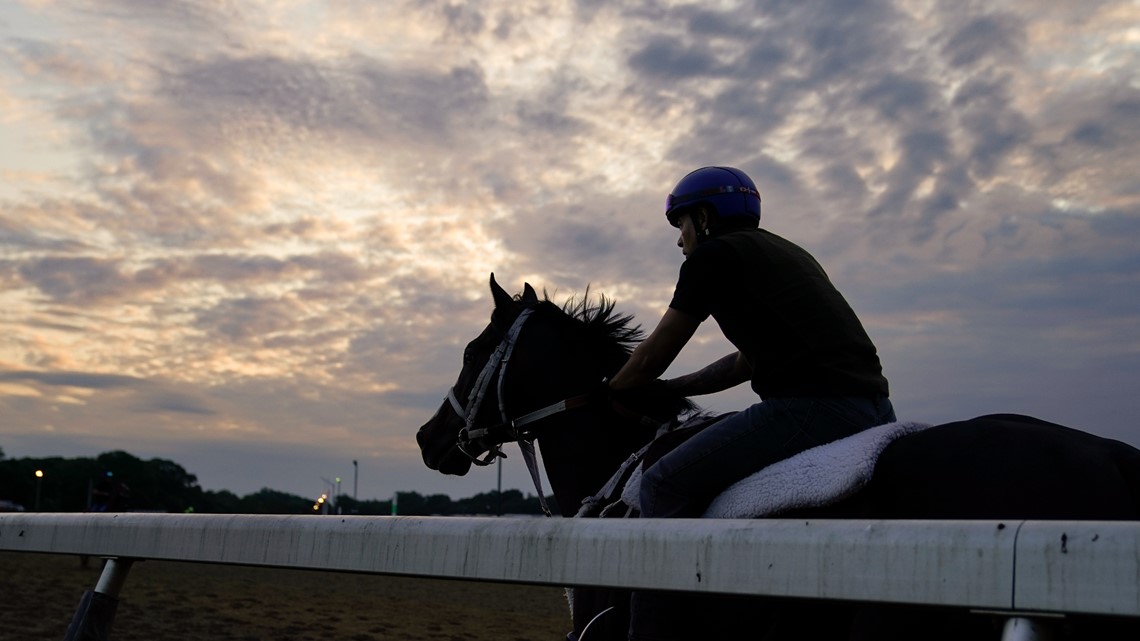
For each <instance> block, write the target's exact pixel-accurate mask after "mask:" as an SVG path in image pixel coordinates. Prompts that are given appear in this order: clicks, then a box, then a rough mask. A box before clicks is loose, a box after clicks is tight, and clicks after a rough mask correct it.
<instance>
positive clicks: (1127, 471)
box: [867, 414, 1140, 520]
mask: <svg viewBox="0 0 1140 641" xmlns="http://www.w3.org/2000/svg"><path fill="white" fill-rule="evenodd" d="M868 490H869V496H868V497H867V498H870V499H871V500H872V501H873V503H874V507H873V508H870V509H872V510H873V511H874V513H875V516H876V517H878V518H909V519H1055V520H1066V519H1072V520H1136V519H1140V451H1138V450H1136V449H1135V448H1133V447H1130V446H1128V445H1126V444H1124V443H1121V442H1119V441H1113V440H1110V439H1105V438H1101V437H1098V436H1094V435H1092V434H1089V433H1087V432H1082V431H1080V430H1075V429H1072V428H1068V427H1064V426H1062V425H1057V424H1055V423H1049V422H1047V421H1043V420H1040V419H1037V418H1032V417H1028V416H1022V415H1018V414H991V415H987V416H979V417H977V418H973V419H969V420H965V421H957V422H954V423H946V424H943V425H937V426H934V427H931V428H928V429H926V430H923V431H921V432H917V433H914V434H910V435H907V436H905V437H902V438H900V439H898V440H897V441H895V442H894V443H892V444H891V445H889V446H888V447H887V448H886V449H885V450H884V451H883V453H882V456H881V457H880V459H879V462H878V465H877V466H876V469H875V475H874V477H873V479H872V481H871V483H870V485H869V486H868Z"/></svg>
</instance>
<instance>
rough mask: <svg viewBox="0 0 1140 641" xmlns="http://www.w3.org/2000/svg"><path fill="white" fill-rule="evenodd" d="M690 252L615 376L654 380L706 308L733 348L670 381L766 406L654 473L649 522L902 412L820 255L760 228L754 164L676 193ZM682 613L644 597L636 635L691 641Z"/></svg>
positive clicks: (681, 186) (697, 440) (701, 505)
mask: <svg viewBox="0 0 1140 641" xmlns="http://www.w3.org/2000/svg"><path fill="white" fill-rule="evenodd" d="M665 215H666V217H667V219H668V220H669V222H670V224H672V225H673V226H674V227H677V228H679V229H680V238H679V239H678V241H677V244H678V246H680V247H681V251H682V253H683V254H684V256H685V261H684V262H683V263H682V265H681V270H680V275H679V277H678V280H677V285H676V288H675V290H674V294H673V299H672V301H671V302H670V303H669V308H668V309H667V310H666V311H665V314H664V316H663V317H662V318H661V321H660V323H658V325H657V327H656V328H655V329H654V330H653V331H652V332H651V333H650V334H649V336H648V337H646V339H645V340H644V341H642V342H641V343H640V344H639V345H638V346H637V348H636V349H635V350H634V351H633V354H632V355H631V356H630V358H629V361H628V362H627V363H626V364H625V366H624V367H622V369H621V370H620V371H618V373H617V374H615V375H614V377H613V378H612V379H611V380H610V381H609V385H610V387H611V388H612V389H613V390H615V391H620V390H628V389H633V388H638V387H641V386H645V385H648V384H650V383H652V382H653V381H654V380H655V379H657V378H658V377H659V376H661V375H662V374H663V373H664V372H665V370H666V369H667V368H668V367H669V365H670V364H671V363H672V362H673V361H674V359H675V358H676V357H677V355H678V354H679V353H680V351H681V349H682V348H683V347H684V346H685V344H686V343H687V342H688V341H689V339H690V338H691V337H692V336H693V334H694V332H696V330H697V327H698V326H699V325H700V324H701V323H702V322H704V321H705V320H706V319H707V318H708V317H709V316H712V317H713V318H714V319H715V320H716V322H717V324H718V325H719V326H720V329H721V331H722V332H723V334H724V336H725V338H727V339H728V341H729V342H730V343H732V345H733V346H734V347H736V351H735V352H733V353H732V354H729V355H727V356H725V357H723V358H721V359H719V360H717V361H715V362H714V363H712V364H710V365H708V366H707V367H704V368H702V369H700V370H698V371H696V372H693V373H691V374H687V375H684V376H680V377H677V378H674V379H671V380H667V381H665V386H666V388H668V389H670V390H673V391H675V392H677V393H678V394H682V395H685V396H694V395H700V394H710V393H714V392H719V391H722V390H725V389H728V388H730V387H733V386H736V385H738V384H740V383H744V382H746V381H749V382H751V386H752V389H753V390H754V391H755V392H756V394H757V396H759V397H760V399H761V401H760V402H758V403H756V404H754V405H752V406H751V407H749V408H747V409H745V410H743V411H741V412H738V413H736V414H734V415H732V416H730V417H727V418H725V419H724V420H722V421H720V422H718V423H716V424H714V425H712V426H710V427H708V428H706V429H704V430H703V431H702V432H701V433H699V434H697V435H696V436H694V437H692V438H691V439H689V440H688V441H687V442H685V443H684V444H683V445H681V446H680V447H678V448H677V449H675V450H673V451H672V452H670V453H669V454H667V455H665V456H664V457H662V458H661V459H660V460H659V461H658V462H657V463H655V464H654V465H653V466H651V467H650V468H649V469H648V470H646V471H645V473H644V475H643V477H642V481H641V492H640V503H641V516H642V517H643V518H654V517H698V516H700V515H701V514H702V513H703V511H704V509H705V507H706V506H707V505H708V503H709V502H710V501H711V500H712V499H713V498H714V497H715V496H716V495H717V494H718V493H720V491H721V490H723V489H724V488H726V487H728V486H729V485H731V484H732V483H734V482H736V481H738V480H740V479H742V478H745V477H746V476H749V475H751V474H752V473H754V472H756V471H758V470H760V469H761V468H763V467H766V466H767V465H769V464H771V463H774V462H776V461H778V460H781V459H784V458H787V457H789V456H791V455H793V454H796V453H798V452H800V451H803V450H805V449H808V448H811V447H814V446H816V445H822V444H824V443H827V442H830V441H834V440H836V439H839V438H842V437H845V436H849V435H851V434H854V433H856V432H859V431H862V430H864V429H867V428H870V427H874V426H876V425H881V424H883V423H888V422H892V421H894V420H895V414H894V409H893V408H892V406H891V402H890V400H889V398H888V386H887V379H886V378H885V377H884V376H883V373H882V366H881V364H880V362H879V357H878V354H877V351H876V349H875V346H874V344H873V343H872V342H871V339H870V337H869V336H868V335H867V333H866V331H865V330H864V328H863V325H862V323H861V322H860V321H859V319H858V317H857V316H856V315H855V312H854V311H853V310H852V309H851V307H850V305H848V303H847V301H846V300H844V298H843V296H842V295H841V294H840V293H839V291H838V290H837V289H836V288H835V286H834V285H833V284H832V283H831V281H830V279H829V278H828V277H827V274H826V273H825V272H824V270H823V268H822V267H821V266H820V265H819V263H818V262H817V261H816V260H815V258H813V257H812V256H811V254H809V253H808V252H807V251H806V250H804V249H803V248H801V247H799V246H797V245H795V244H794V243H792V242H791V241H788V240H786V239H784V238H781V237H780V236H777V235H776V234H773V233H772V232H770V231H768V230H765V229H762V228H760V226H759V224H760V193H759V191H758V190H757V189H756V185H755V183H753V182H752V179H751V178H749V177H748V176H747V175H746V174H745V173H744V172H742V171H740V170H739V169H735V168H732V167H704V168H701V169H698V170H696V171H694V172H691V173H690V174H688V175H686V176H685V177H684V178H683V179H682V180H681V181H680V182H679V183H678V184H677V186H676V187H675V188H674V189H673V192H672V193H671V194H670V195H669V197H668V199H667V200H666V206H665ZM684 612H685V608H684V607H678V604H676V603H672V602H671V600H670V599H668V598H666V597H663V596H661V595H653V594H650V593H640V592H635V593H634V599H633V602H632V616H631V632H630V639H639V640H640V639H671V638H685V637H678V636H676V635H678V634H681V635H684V634H686V633H684V632H683V624H682V621H681V619H682V617H684Z"/></svg>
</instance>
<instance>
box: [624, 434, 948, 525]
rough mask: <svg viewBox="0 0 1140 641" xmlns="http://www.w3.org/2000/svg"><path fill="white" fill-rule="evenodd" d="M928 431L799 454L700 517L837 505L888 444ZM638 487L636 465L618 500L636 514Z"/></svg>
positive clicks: (843, 442) (863, 481)
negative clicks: (835, 503) (906, 436)
mask: <svg viewBox="0 0 1140 641" xmlns="http://www.w3.org/2000/svg"><path fill="white" fill-rule="evenodd" d="M928 427H930V424H928V423H914V422H896V423H887V424H885V425H880V426H878V427H873V428H870V429H867V430H864V431H862V432H859V433H858V434H854V435H852V436H848V437H847V438H842V439H839V440H838V441H833V442H831V443H827V444H825V445H820V446H818V447H813V448H811V449H809V450H804V451H803V452H800V453H799V454H796V455H794V456H791V457H789V458H786V459H784V460H782V461H777V462H775V463H773V464H771V465H769V466H768V467H766V468H764V469H762V470H760V471H758V472H756V473H755V474H752V475H751V476H748V477H745V478H743V479H741V480H740V481H737V482H736V483H734V484H732V485H730V486H729V487H728V488H727V489H725V490H724V492H721V494H720V495H719V496H717V497H716V498H715V499H713V502H712V503H711V504H710V505H709V507H708V509H707V510H705V513H704V515H703V517H704V518H714V519H753V518H759V517H763V516H775V515H778V514H780V513H781V512H786V511H788V510H794V509H801V508H809V507H820V506H822V505H829V504H831V503H834V502H836V501H840V500H842V499H844V498H847V497H849V496H851V495H852V494H854V493H856V492H858V491H859V490H861V489H862V488H863V487H864V486H865V485H867V483H868V482H869V481H870V480H871V476H872V475H873V474H874V472H875V462H876V461H878V459H879V454H881V453H882V452H883V450H884V449H886V447H887V446H888V445H890V444H891V442H892V441H894V440H895V439H896V438H899V437H900V436H905V435H907V434H912V433H914V432H918V431H920V430H923V429H926V428H928ZM640 489H641V467H640V466H638V468H637V469H636V470H634V472H633V473H632V474H631V475H630V478H629V481H627V482H626V485H625V487H624V488H623V490H622V494H621V500H622V502H623V503H625V504H627V505H629V506H631V507H633V508H634V509H638V510H639V511H640V500H639V498H638V494H639V492H640Z"/></svg>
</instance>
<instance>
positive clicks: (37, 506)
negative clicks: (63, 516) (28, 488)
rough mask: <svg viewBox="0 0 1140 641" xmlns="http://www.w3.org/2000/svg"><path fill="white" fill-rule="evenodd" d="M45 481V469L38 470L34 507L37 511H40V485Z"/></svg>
mask: <svg viewBox="0 0 1140 641" xmlns="http://www.w3.org/2000/svg"><path fill="white" fill-rule="evenodd" d="M43 482H44V471H43V470H36V503H35V507H33V508H32V509H33V510H35V511H36V512H39V511H40V486H41V485H43Z"/></svg>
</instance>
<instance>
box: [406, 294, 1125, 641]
mask: <svg viewBox="0 0 1140 641" xmlns="http://www.w3.org/2000/svg"><path fill="white" fill-rule="evenodd" d="M491 289H492V293H493V294H494V298H495V304H496V306H495V310H494V312H493V314H492V320H491V324H490V325H489V326H488V328H487V329H486V330H485V331H484V332H483V333H482V334H480V336H479V337H477V338H476V339H475V340H473V341H472V342H471V343H470V344H469V345H468V347H467V350H466V352H465V354H464V367H463V370H462V372H461V373H460V376H459V378H458V380H457V381H456V384H455V386H454V388H453V390H452V394H453V397H452V399H451V401H450V402H447V401H445V402H444V404H443V405H442V406H441V407H440V410H439V411H438V412H437V413H436V415H435V416H434V417H432V419H431V420H430V421H429V422H428V423H426V424H425V425H424V426H423V427H421V428H420V431H419V433H418V434H417V440H418V442H419V444H420V447H421V451H422V453H423V457H424V462H425V463H426V464H427V465H428V466H429V467H431V468H432V469H438V470H439V471H441V472H443V473H447V474H459V475H462V474H466V473H467V471H468V470H469V469H470V466H471V464H472V460H473V456H472V455H479V454H482V453H483V452H485V451H487V450H488V449H491V450H493V449H494V448H495V447H496V443H499V442H502V440H504V437H499V438H495V436H494V432H495V430H491V433H490V434H488V433H485V432H482V431H479V430H478V429H473V428H477V427H479V426H489V425H496V426H498V427H500V428H507V427H508V426H506V425H502V424H500V423H503V424H509V422H510V420H512V419H515V418H517V417H520V416H524V415H528V413H532V412H535V410H541V409H542V408H547V407H549V406H551V405H552V404H554V403H557V402H558V401H560V400H563V399H568V398H571V399H586V400H585V401H583V402H581V403H572V404H571V405H572V406H573V409H567V410H565V411H556V412H553V413H550V414H543V413H542V412H539V414H543V415H542V417H541V419H540V420H535V421H534V422H533V423H532V424H531V425H532V427H531V428H529V429H527V430H525V433H524V434H521V435H520V434H513V436H514V437H519V436H521V437H523V438H525V439H535V440H537V442H538V444H539V447H540V448H541V450H542V460H543V464H544V465H545V469H546V472H547V477H548V478H549V480H550V483H551V488H552V490H553V492H554V495H555V498H556V499H557V501H558V505H559V506H560V508H561V511H562V514H563V516H572V515H574V514H575V512H576V511H577V509H578V506H579V505H580V504H581V503H582V500H583V499H584V498H587V497H590V496H592V495H593V494H594V493H596V492H597V491H598V490H599V489H600V488H601V487H602V485H603V484H604V483H605V482H606V481H607V480H608V479H609V478H610V476H611V475H612V474H613V473H614V471H615V470H616V469H617V468H618V466H619V465H620V464H621V463H622V462H623V461H624V460H625V459H626V458H627V457H628V455H629V454H630V453H631V452H633V451H636V450H637V449H639V448H640V447H641V446H642V445H644V444H645V443H647V442H648V441H649V440H651V439H652V437H653V435H654V432H655V430H654V428H653V427H651V426H649V425H647V424H646V423H647V422H646V421H644V420H642V421H640V422H639V421H636V420H634V419H632V418H631V416H649V415H654V414H657V415H656V416H654V418H655V420H658V421H666V420H668V419H670V418H675V417H676V416H677V414H678V413H679V412H680V411H682V410H684V409H687V408H689V407H691V406H688V405H687V404H686V402H685V401H684V400H683V399H668V398H660V397H658V398H642V399H637V398H623V399H622V407H618V408H616V409H615V405H613V404H611V403H609V402H602V401H600V400H598V399H597V398H596V397H592V396H590V395H589V392H590V390H592V389H594V388H596V386H597V385H598V383H599V382H600V381H601V380H602V378H603V377H604V376H609V375H612V374H613V373H614V372H616V371H617V369H618V368H619V367H620V365H621V364H622V363H623V362H624V359H625V358H627V357H628V353H629V347H630V345H631V344H632V343H633V342H634V341H635V340H636V339H637V338H638V334H637V332H636V330H630V329H628V327H627V324H628V321H629V320H630V319H629V318H628V317H615V316H614V315H613V314H612V305H610V304H607V303H606V302H605V301H604V300H603V301H602V304H601V305H600V306H598V307H596V308H592V309H590V308H588V307H587V305H586V301H582V302H581V304H580V305H579V306H578V307H577V308H576V309H573V310H571V311H570V312H569V313H568V312H567V311H564V310H561V309H559V308H557V307H556V306H554V305H553V304H551V303H549V302H547V301H540V300H538V297H537V296H536V295H535V293H534V291H533V290H532V289H531V288H530V287H529V285H528V286H527V287H526V289H525V290H524V294H523V295H522V296H521V297H519V298H517V299H516V298H512V297H510V296H509V295H507V294H506V292H504V291H503V290H502V289H501V288H499V287H498V285H497V284H495V282H494V278H493V277H492V280H491ZM524 309H529V310H531V311H529V312H525V313H524V315H529V318H528V319H526V321H525V322H526V324H525V331H523V328H522V323H521V322H518V323H516V319H518V318H519V317H520V313H523V310H524ZM516 327H517V329H516ZM508 342H510V343H511V346H510V349H508V350H506V351H507V353H508V355H509V363H508V362H507V361H506V360H504V362H503V363H502V364H499V365H498V366H497V367H495V368H490V367H488V368H485V367H484V364H485V363H487V362H488V359H489V358H493V357H492V353H493V352H495V350H496V348H497V347H501V346H503V345H506V344H507V343H508ZM490 369H494V370H495V371H485V370H490ZM488 377H489V378H490V379H491V380H494V381H498V385H495V384H489V383H487V382H486V380H487V379H488ZM477 387H478V388H481V389H482V390H483V391H484V392H485V398H483V399H482V400H483V402H482V403H479V402H476V401H475V400H474V397H475V396H476V394H475V391H474V390H475V388H477ZM479 396H481V397H482V396H483V393H480V394H479ZM456 399H464V401H465V403H466V404H463V403H461V402H460V401H458V400H456ZM519 431H523V430H522V429H521V428H517V429H516V430H515V432H519ZM461 432H463V433H464V434H465V436H466V438H465V443H464V448H463V449H465V450H466V451H467V453H464V452H463V451H461V449H460V448H458V447H457V446H456V444H457V434H460V433H461ZM507 432H510V430H509V429H507ZM476 435H478V436H476ZM783 516H793V514H786V515H783ZM794 516H797V517H805V518H900V519H1010V520H1014V519H1081V520H1140V451H1137V450H1136V449H1134V448H1131V447H1129V446H1127V445H1125V444H1122V443H1119V442H1117V441H1111V440H1108V439H1103V438H1099V437H1096V436H1093V435H1091V434H1087V433H1085V432H1081V431H1078V430H1073V429H1069V428H1066V427H1063V426H1059V425H1055V424H1052V423H1048V422H1045V421H1041V420H1038V419H1034V418H1030V417H1025V416H1018V415H992V416H985V417H978V418H975V419H970V420H967V421H960V422H956V423H949V424H946V425H939V426H934V427H930V428H928V429H925V430H922V431H920V432H917V433H914V434H910V435H908V436H904V437H901V438H899V439H898V440H896V441H894V442H893V443H892V444H891V445H889V446H888V447H887V448H886V449H885V450H883V452H882V454H881V456H880V458H879V462H878V465H877V466H876V468H875V472H874V476H873V478H872V480H871V481H870V483H869V484H868V485H867V486H866V487H865V489H863V490H862V491H860V492H859V493H857V494H856V495H854V496H852V497H850V498H848V499H845V500H843V501H841V502H838V503H836V504H833V505H828V506H824V507H818V508H811V509H804V510H800V511H797V512H796V513H794ZM575 592H576V593H577V594H576V598H575V600H574V608H573V615H574V616H573V618H574V632H573V633H572V634H571V637H572V638H576V636H577V635H578V634H579V633H580V632H581V631H582V629H583V628H584V626H585V625H586V624H587V623H588V622H589V621H590V620H591V619H592V618H593V617H594V615H595V614H596V613H597V612H599V611H601V610H602V609H604V607H606V606H609V605H614V606H616V609H615V611H613V612H611V613H610V614H607V615H606V616H605V617H603V618H602V619H600V620H599V622H598V623H595V624H594V626H591V628H590V633H589V637H588V638H587V639H586V641H596V640H600V639H611V638H612V639H625V634H626V628H627V626H628V618H627V617H628V610H627V605H628V593H627V592H621V591H614V590H576V591H575ZM703 601H704V602H703V603H702V604H701V605H699V606H694V607H693V612H694V621H698V620H699V619H700V617H699V616H697V613H701V612H704V613H713V612H716V613H717V614H712V615H711V616H712V619H713V621H712V622H711V623H710V621H707V620H706V621H703V622H702V623H701V627H699V628H695V629H694V631H693V632H692V633H691V634H693V635H694V636H693V637H692V638H719V637H718V635H720V634H722V633H718V632H715V631H713V629H712V628H711V627H709V626H710V625H711V624H715V623H719V624H723V625H726V626H727V629H728V630H730V631H734V632H732V634H733V635H735V634H736V633H737V632H738V631H739V630H740V629H741V627H740V626H741V625H750V626H754V628H756V629H754V630H753V632H752V634H750V636H755V637H757V638H777V637H782V636H783V635H788V636H790V637H803V636H805V635H807V636H810V635H811V634H812V630H811V629H808V628H804V627H803V626H804V625H805V624H810V625H815V626H817V628H816V629H815V630H814V631H815V633H818V634H827V635H831V636H835V637H838V638H864V637H865V638H907V637H908V636H911V635H914V634H915V630H913V629H910V628H909V627H908V626H909V625H910V624H911V623H913V619H912V617H913V616H914V615H915V613H919V614H921V616H923V617H928V616H930V613H931V612H935V613H937V614H939V615H941V614H942V611H938V610H928V609H921V608H917V609H916V608H911V609H907V610H903V609H885V610H878V609H874V608H869V607H860V608H855V607H854V606H845V605H835V604H832V605H820V604H790V603H781V604H780V605H779V607H777V608H767V607H763V604H766V603H769V602H767V601H760V600H751V601H749V602H748V604H747V606H746V607H744V608H739V607H735V606H737V605H738V604H739V603H740V600H726V599H724V598H720V599H716V600H710V598H709V597H704V598H703ZM724 608H728V609H724ZM824 609H827V612H828V616H820V612H821V611H822V610H824ZM801 611H802V612H809V613H810V614H808V615H806V616H797V614H796V613H797V612H801ZM744 613H747V614H744ZM884 613H885V614H884ZM745 616H748V617H751V620H750V621H748V622H747V623H744V621H743V619H742V618H743V617H745ZM726 620H728V622H727V623H725V621H726ZM979 622H981V623H979ZM1084 623H1085V624H1086V627H1085V628H1084V633H1089V632H1090V630H1091V628H1089V627H1088V626H1089V625H1092V624H1097V625H1100V624H1102V623H1104V621H1101V620H1093V621H1092V623H1089V622H1088V621H1086V622H1084ZM1108 623H1109V624H1111V625H1109V627H1107V628H1097V629H1096V632H1095V633H1096V634H1102V633H1103V634H1114V633H1115V631H1116V630H1115V628H1113V627H1112V626H1114V625H1118V624H1121V625H1124V626H1125V627H1126V628H1127V627H1128V626H1132V625H1133V622H1131V621H1123V622H1121V621H1109V622H1108ZM979 625H980V626H981V627H979ZM986 625H988V624H986V623H985V622H984V620H983V619H982V618H981V617H977V616H973V617H963V616H958V615H957V614H956V613H955V614H954V615H952V616H947V617H946V618H944V619H942V623H941V624H939V625H935V626H932V625H930V622H929V621H924V622H923V623H922V627H921V628H919V629H920V630H921V635H919V636H922V637H925V638H952V636H953V635H969V636H970V637H971V638H978V637H977V635H978V634H979V633H981V632H986V631H988V629H987V628H986V627H985V626H986ZM818 626H822V627H818ZM761 628H762V629H761ZM1135 632H1136V630H1135V629H1134V628H1129V631H1128V634H1132V633H1135ZM725 634H727V633H725ZM939 635H941V636H939ZM1130 638H1140V636H1136V637H1130Z"/></svg>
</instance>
